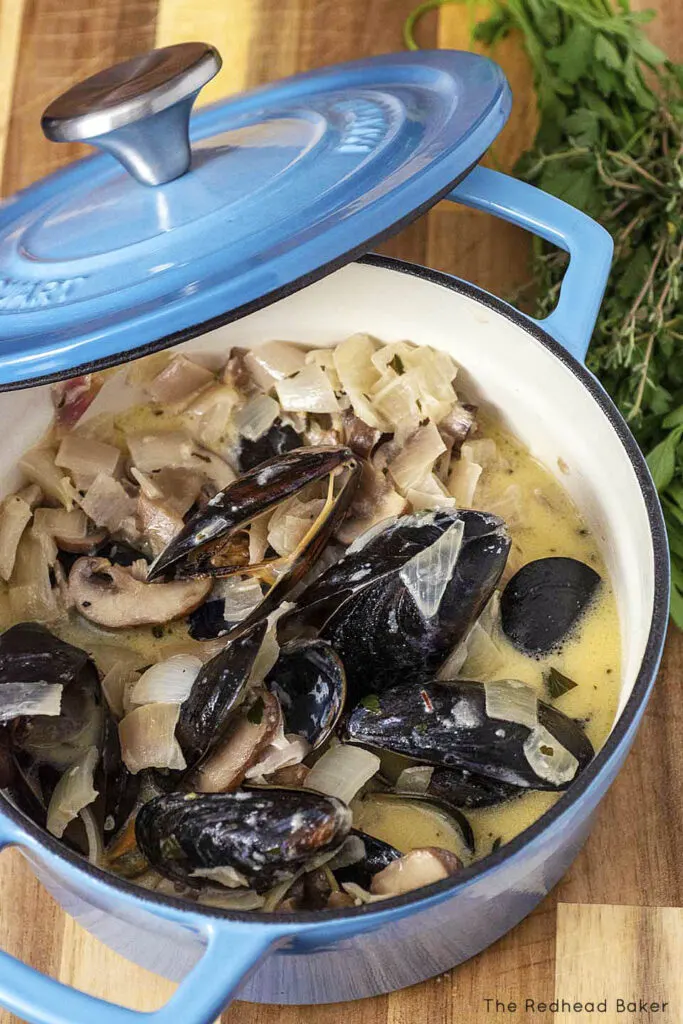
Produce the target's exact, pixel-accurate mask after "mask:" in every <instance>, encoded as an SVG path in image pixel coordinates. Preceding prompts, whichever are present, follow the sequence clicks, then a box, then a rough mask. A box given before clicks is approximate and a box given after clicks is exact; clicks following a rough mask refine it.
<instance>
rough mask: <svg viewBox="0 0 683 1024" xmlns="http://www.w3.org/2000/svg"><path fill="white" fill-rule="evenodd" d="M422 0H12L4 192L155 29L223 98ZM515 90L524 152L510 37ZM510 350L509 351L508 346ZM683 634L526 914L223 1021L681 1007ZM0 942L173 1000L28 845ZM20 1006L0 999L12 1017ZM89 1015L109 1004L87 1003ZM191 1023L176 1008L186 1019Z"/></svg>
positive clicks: (408, 237)
mask: <svg viewBox="0 0 683 1024" xmlns="http://www.w3.org/2000/svg"><path fill="white" fill-rule="evenodd" d="M413 4H414V0H0V194H3V195H9V194H10V193H12V192H14V191H15V190H16V189H18V188H21V187H23V186H25V185H27V184H29V183H30V182H31V181H33V180H35V179H36V178H38V177H41V176H42V175H44V174H46V173H47V172H49V171H52V170H54V169H55V168H57V167H59V166H62V165H64V164H65V163H67V162H68V161H70V160H72V159H74V158H75V157H77V156H79V155H81V153H82V152H84V151H85V150H84V148H83V147H79V146H76V145H73V146H71V145H69V146H55V145H53V144H51V143H49V142H47V141H46V140H45V139H44V138H43V136H42V133H41V131H40V124H39V119H40V113H41V110H42V109H43V107H44V106H45V105H46V103H47V102H48V101H49V100H50V99H51V98H52V97H53V96H55V95H56V94H57V93H59V92H60V91H62V90H63V89H64V88H66V87H67V86H69V85H70V84H72V83H73V82H75V81H77V80H79V79H82V78H84V77H86V76H87V75H89V74H92V73H93V72H94V71H95V70H97V69H99V68H102V67H104V66H105V65H108V64H111V63H114V62H115V61H118V60H122V59H124V58H126V57H129V56H132V55H134V54H137V53H140V52H142V51H144V50H145V49H148V48H150V47H152V46H154V45H164V44H167V43H172V42H179V41H182V40H185V39H205V40H207V41H210V42H213V43H215V44H216V45H217V46H218V47H219V49H220V50H221V52H222V54H223V58H224V67H223V70H222V71H221V73H220V75H219V76H218V77H217V78H216V80H215V81H214V82H213V83H211V85H210V86H209V87H208V88H207V89H206V90H205V92H204V94H203V95H204V98H205V99H215V98H217V97H220V96H222V95H226V94H228V93H231V92H235V91H237V90H240V89H243V88H246V87H249V86H253V85H257V84H260V83H262V82H266V81H269V80H272V79H274V78H278V77H281V76H283V75H287V74H291V73H294V72H296V71H301V70H305V69H308V68H312V67H315V66H318V65H321V64H327V63H332V62H335V61H341V60H348V59H352V58H355V57H360V56H363V55H367V54H373V53H381V52H384V51H390V50H398V49H400V48H401V25H402V22H403V19H404V17H405V15H406V14H407V13H408V12H409V10H410V9H411V8H412V6H413ZM642 6H649V7H656V8H658V9H659V13H660V17H659V19H658V21H657V22H656V23H655V25H654V26H653V27H652V34H653V37H654V38H655V39H656V41H657V42H658V43H659V44H660V45H662V46H664V48H665V49H667V50H668V52H669V54H670V55H671V56H672V57H675V58H676V59H678V60H681V59H683V2H681V0H646V2H643V4H642ZM467 34H468V22H467V15H466V10H465V8H464V7H461V6H460V5H454V6H450V7H445V8H443V9H441V11H440V12H439V14H438V16H437V15H432V16H430V18H429V19H427V20H425V23H424V24H423V25H421V26H420V32H419V35H420V39H421V41H422V43H423V45H427V46H437V45H440V46H466V45H467ZM496 57H497V59H498V60H499V61H500V62H501V63H502V64H503V65H504V67H505V70H506V72H507V73H508V76H509V78H510V81H511V83H512V86H513V90H514V95H515V106H514V111H513V115H512V118H511V120H510V124H509V125H508V127H507V128H506V129H505V131H504V133H503V135H502V137H501V139H500V140H499V141H498V142H497V143H496V146H495V157H496V160H497V163H498V164H499V165H501V166H502V167H503V168H504V169H505V168H509V167H511V166H512V164H513V162H514V159H515V157H516V156H517V154H518V153H519V152H520V151H521V150H522V149H523V148H524V146H525V145H526V144H527V143H528V141H529V140H530V139H531V138H532V137H533V130H534V124H535V109H534V102H533V93H532V90H531V83H530V75H529V69H528V67H527V64H526V61H525V59H524V57H523V54H522V53H521V51H520V49H519V46H518V44H517V42H516V41H515V40H510V41H508V42H506V43H505V44H504V46H502V47H501V48H500V50H499V51H498V52H497V53H496ZM527 246H528V239H527V237H526V236H525V235H524V233H523V232H521V231H519V230H517V229H515V228H513V227H510V226H507V225H504V224H502V223H501V222H493V221H492V220H491V219H490V218H488V217H486V216H484V215H481V214H477V213H473V212H471V211H466V210H463V209H458V208H457V207H454V206H453V205H452V204H440V205H439V206H438V207H437V208H436V209H434V210H433V211H432V212H431V213H430V214H429V215H427V216H425V217H422V218H421V219H420V220H419V221H418V222H417V223H415V224H414V225H412V226H411V227H410V228H408V229H407V230H405V231H403V232H402V233H401V234H400V235H398V236H397V237H395V238H394V239H392V240H391V241H389V242H388V243H386V245H385V246H384V249H385V251H388V252H390V253H392V254H395V255H400V256H402V257H404V258H407V259H410V260H414V261H416V262H422V263H427V264H429V265H430V266H433V267H438V268H442V269H445V270H448V271H451V272H454V273H457V274H461V275H462V276H463V277H466V278H468V279H470V280H473V281H475V282H476V283H478V284H480V285H482V286H484V287H485V288H488V289H490V290H492V291H494V292H497V293H498V294H502V295H509V294H510V293H511V289H514V288H515V287H517V286H519V285H520V284H522V283H523V282H524V281H525V279H526V273H527V271H526V253H527ZM511 358H514V354H512V355H511ZM682 678H683V639H682V638H681V636H680V634H672V635H670V637H669V641H668V644H667V649H666V654H665V658H664V662H663V666H662V670H661V672H660V675H659V679H658V682H657V686H656V688H655V693H654V696H653V698H652V701H651V703H650V706H649V708H648V711H647V714H646V717H645V722H644V725H643V728H642V729H641V732H640V734H639V737H638V740H637V742H636V745H635V749H634V751H633V753H632V754H631V755H630V757H629V759H628V761H627V764H626V766H625V768H624V770H623V771H622V773H621V775H620V776H619V779H618V781H617V782H616V784H615V785H614V786H613V788H612V790H611V791H610V793H609V794H608V796H607V799H606V800H605V801H604V803H603V805H602V808H601V810H600V813H599V816H598V820H597V824H596V828H595V830H594V832H593V834H592V836H591V838H590V840H589V842H588V844H587V846H586V848H585V849H584V851H583V853H582V854H581V855H580V857H579V858H578V860H577V861H576V863H575V864H574V866H573V868H572V869H571V871H570V872H569V874H568V875H567V876H566V878H565V879H564V880H563V881H562V883H561V884H560V885H559V886H557V888H556V889H555V890H554V891H553V893H552V894H551V895H550V896H549V897H548V898H547V899H546V900H545V901H544V903H543V904H542V905H541V906H540V907H539V908H538V909H537V910H536V912H535V913H533V914H532V915H531V916H530V917H529V918H528V919H527V920H526V921H524V922H523V923H522V924H521V925H519V926H518V927H517V928H516V929H514V931H512V932H511V933H510V934H508V935H507V936H505V937H504V938H503V939H501V940H500V941H499V942H498V943H497V944H496V945H495V946H494V947H492V948H491V949H489V950H487V951H486V952H484V953H482V954H481V955H480V956H478V957H476V958H475V959H474V960H472V961H470V962H469V963H467V964H465V965H463V966H461V967H460V968H458V969H457V970H455V971H453V972H451V973H450V974H448V975H445V976H443V977H441V978H437V979H434V980H433V981H430V982H426V983H424V984H422V985H418V986H415V987H414V988H412V989H407V990H404V991H402V992H397V993H393V994H391V995H389V996H382V997H378V998H376V999H372V1000H366V1001H363V1002H358V1003H350V1004H348V1005H343V1006H342V1005H335V1006H328V1007H260V1006H254V1005H251V1004H246V1003H239V1004H235V1005H234V1006H233V1007H232V1008H231V1009H230V1010H228V1011H226V1013H225V1014H224V1015H223V1017H222V1021H223V1024H237V1022H239V1024H276V1022H278V1024H332V1022H336V1021H339V1020H340V1019H342V1018H343V1019H344V1021H345V1022H346V1024H359V1022H360V1021H362V1022H363V1024H422V1022H425V1024H426V1022H429V1024H451V1022H453V1024H461V1022H462V1024H502V1022H504V1021H507V1020H514V1019H520V1017H519V1016H518V1017H513V1016H511V1015H510V1013H509V1012H506V1013H502V1012H498V1011H497V1010H496V1008H495V1005H493V1006H491V1005H490V1004H489V1005H488V1006H487V1003H486V999H487V998H497V999H499V1000H500V1001H502V1002H504V1003H508V1002H510V1001H515V1002H516V1003H517V1004H518V1006H520V1007H523V1006H524V1000H525V999H526V998H534V999H535V1000H537V1001H541V1000H545V1001H548V1002H550V1001H552V1000H553V998H555V997H556V996H557V997H564V998H565V999H570V1000H571V1001H572V1002H575V1001H576V1000H583V1001H586V1000H589V999H596V1000H597V999H598V998H599V997H600V996H601V995H604V996H606V997H608V998H609V999H611V1000H612V1001H614V1000H616V999H617V998H619V997H621V998H625V999H627V998H629V997H642V998H647V999H648V1000H650V1001H651V1002H655V1001H660V1002H661V1001H668V1002H669V1004H670V1005H669V1008H668V1009H667V1010H666V1011H665V1012H661V1011H658V1012H657V1013H655V1014H652V1015H649V1014H647V1015H644V1014H642V1013H641V1012H640V1010H638V1011H637V1012H636V1013H635V1014H633V1015H631V1014H629V1013H628V1012H624V1013H623V1014H621V1015H618V1014H616V1011H615V1012H613V1013H611V1015H608V1016H606V1015H605V1016H600V1017H597V1018H593V1017H589V1018H587V1017H586V1016H585V1015H584V1014H582V1013H575V1012H573V1011H572V1012H570V1013H563V1014H554V1013H551V1012H547V1013H536V1014H535V1015H534V1016H533V1018H531V1017H521V1019H529V1020H531V1019H533V1021H534V1022H535V1024H550V1022H552V1021H556V1022H557V1021H561V1022H563V1024H570V1022H571V1024H575V1022H577V1024H578V1022H580V1021H586V1020H587V1019H588V1020H592V1019H599V1020H604V1021H605V1022H606V1024H607V1022H609V1024H613V1022H616V1021H619V1022H623V1021H629V1022H630V1024H641V1022H645V1021H650V1020H652V1021H657V1022H666V1024H680V1022H681V1021H683V983H682V981H681V976H680V968H679V964H680V959H681V954H682V953H683V912H681V911H679V910H677V909H669V908H678V907H680V906H681V905H682V904H683V861H682V859H681V856H680V841H681V840H680V837H681V835H683V806H682V801H681V792H682V791H683V769H682V767H681V765H682V762H683V758H682V756H681V753H682V752H681V735H682V733H683V711H682V710H681V706H682V704H681V699H680V693H681V679H682ZM0 947H1V948H3V949H5V950H8V951H9V952H11V953H13V954H14V955H16V956H18V957H21V958H22V959H23V960H25V961H26V962H27V963H30V964H32V965H33V966H35V967H36V968H38V969H39V970H41V971H45V972H47V973H48V974H51V975H53V976H55V977H58V978H60V979H61V980H62V981H64V982H67V983H69V984H72V985H75V986H77V987H79V988H82V989H84V990H86V991H88V992H91V993H93V994H95V995H98V996H102V997H104V998H109V999H111V1000H114V1001H120V1002H123V1003H124V1004H125V1005H128V1006H131V1007H134V1008H136V1009H141V1010H142V1009H153V1008H155V1007H157V1006H159V1005H161V1004H162V1003H163V1002H164V1001H165V1000H166V999H167V998H168V995H169V993H170V992H171V990H172V986H171V985H169V984H168V983H167V982H164V981H162V980H161V979H159V978H157V977H155V976H153V975H150V974H148V973H146V972H144V971H142V970H140V969H138V968H136V967H133V966H132V965H131V964H130V963H128V962H127V961H124V960H123V959H121V958H120V957H118V956H117V955H115V954H114V953H112V952H110V951H109V950H108V949H106V948H105V947H104V946H102V945H101V944H100V943H99V942H97V941H96V940H95V939H93V938H92V937H91V936H89V935H88V934H87V933H86V932H84V931H83V930H82V929H81V928H79V927H78V926H77V925H75V924H74V922H73V921H72V920H71V919H70V918H68V917H66V916H65V915H64V914H63V913H62V911H61V910H60V909H59V908H58V907H57V906H56V905H55V904H54V902H53V901H52V900H51V898H50V897H49V896H47V895H46V893H45V892H44V891H43V890H42V888H41V887H40V886H39V885H38V883H37V882H36V881H35V879H34V878H33V876H32V874H31V873H30V871H29V870H28V868H27V866H26V865H25V864H24V862H23V860H22V858H21V856H20V855H19V854H18V853H17V852H11V851H10V852H6V853H3V854H2V856H1V857H0ZM16 1021H17V1018H15V1017H12V1016H11V1015H9V1014H7V1013H3V1012H2V1011H0V1024H10V1022H16ZM93 1024H96V1022H93ZM179 1024H182V1022H179Z"/></svg>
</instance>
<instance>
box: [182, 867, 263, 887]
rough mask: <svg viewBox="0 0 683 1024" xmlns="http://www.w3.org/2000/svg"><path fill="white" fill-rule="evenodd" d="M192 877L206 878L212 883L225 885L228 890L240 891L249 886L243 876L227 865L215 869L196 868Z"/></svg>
mask: <svg viewBox="0 0 683 1024" xmlns="http://www.w3.org/2000/svg"><path fill="white" fill-rule="evenodd" d="M192 877H193V878H206V879H208V881H210V882H217V883H218V885H224V886H225V888H226V889H239V888H244V887H246V886H248V885H249V882H248V881H247V879H246V878H245V877H244V875H243V874H241V873H240V872H239V871H237V870H236V869H235V868H231V867H230V866H229V865H227V864H225V865H220V866H219V867H215V868H195V870H194V871H193V872H192Z"/></svg>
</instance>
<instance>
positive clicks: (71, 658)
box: [0, 622, 104, 768]
mask: <svg viewBox="0 0 683 1024" xmlns="http://www.w3.org/2000/svg"><path fill="white" fill-rule="evenodd" d="M37 680H42V681H43V682H47V683H60V684H61V685H62V686H63V687H64V690H63V692H62V705H61V711H60V714H59V715H54V716H52V715H32V716H30V717H28V716H27V717H22V718H17V719H15V720H14V721H13V722H12V725H11V730H10V731H11V737H12V746H13V748H14V750H15V751H17V750H21V751H23V752H24V753H26V754H28V755H30V757H32V758H33V759H34V760H35V761H36V763H37V764H39V765H51V766H53V767H54V768H65V767H67V766H68V765H70V764H72V763H73V762H74V761H75V760H76V759H77V758H78V757H79V756H80V755H81V754H82V753H83V752H84V751H85V750H86V748H87V747H90V746H96V747H98V749H101V746H102V732H103V728H104V708H103V706H102V696H101V692H100V685H99V681H98V676H97V670H96V669H95V666H94V665H93V663H92V662H91V661H90V660H89V656H88V654H87V652H86V651H82V650H81V649H80V648H79V647H74V646H73V645H72V644H67V643H64V641H62V640H59V639H58V638H57V637H56V636H53V634H52V633H50V631H49V630H47V629H45V627H44V626H40V625H38V624H37V623H33V622H22V623H19V624H18V625H16V626H12V627H11V629H8V630H7V631H6V632H5V633H3V634H2V636H0V700H1V699H2V684H3V683H4V682H8V681H12V682H35V681H37Z"/></svg>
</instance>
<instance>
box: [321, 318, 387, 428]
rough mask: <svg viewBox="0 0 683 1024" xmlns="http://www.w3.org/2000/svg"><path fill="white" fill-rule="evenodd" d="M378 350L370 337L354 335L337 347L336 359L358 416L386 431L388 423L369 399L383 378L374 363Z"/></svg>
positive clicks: (339, 373) (336, 365)
mask: <svg viewBox="0 0 683 1024" xmlns="http://www.w3.org/2000/svg"><path fill="white" fill-rule="evenodd" d="M378 347H379V346H378V345H377V343H376V342H375V341H373V339H372V338H370V337H368V335H367V334H353V335H352V336H351V337H350V338H347V339H346V340H345V341H342V342H341V344H339V345H337V346H336V348H335V349H334V352H333V358H334V368H335V370H336V371H337V375H338V377H339V380H340V381H341V383H342V386H343V388H344V391H345V392H346V394H347V395H348V396H349V398H350V399H351V405H352V407H353V411H354V413H355V414H356V416H359V417H360V419H362V420H364V422H365V423H367V424H368V426H369V427H376V428H378V429H380V430H382V429H384V427H385V426H386V425H387V424H386V423H385V421H384V420H383V419H382V417H381V416H380V415H379V414H378V413H377V411H376V409H375V407H374V405H373V403H372V402H371V400H370V399H369V397H368V396H369V395H370V393H371V392H372V389H373V387H374V385H375V384H376V383H377V381H378V380H379V376H380V375H379V372H378V370H377V367H375V366H373V363H372V357H373V355H374V354H375V352H376V351H377V349H378Z"/></svg>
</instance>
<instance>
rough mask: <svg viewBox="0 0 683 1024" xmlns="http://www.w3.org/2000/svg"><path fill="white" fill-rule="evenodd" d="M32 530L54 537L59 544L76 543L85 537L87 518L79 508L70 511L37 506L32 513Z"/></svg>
mask: <svg viewBox="0 0 683 1024" xmlns="http://www.w3.org/2000/svg"><path fill="white" fill-rule="evenodd" d="M33 530H34V532H35V533H46V534H48V535H49V536H50V537H54V538H55V540H56V541H57V543H58V544H60V545H62V544H72V543H78V542H79V541H82V540H84V539H85V537H87V534H88V518H87V516H86V515H85V513H84V512H82V511H81V509H80V508H72V509H71V511H70V512H67V511H66V510H65V509H62V508H37V509H36V510H35V512H34V513H33Z"/></svg>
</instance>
